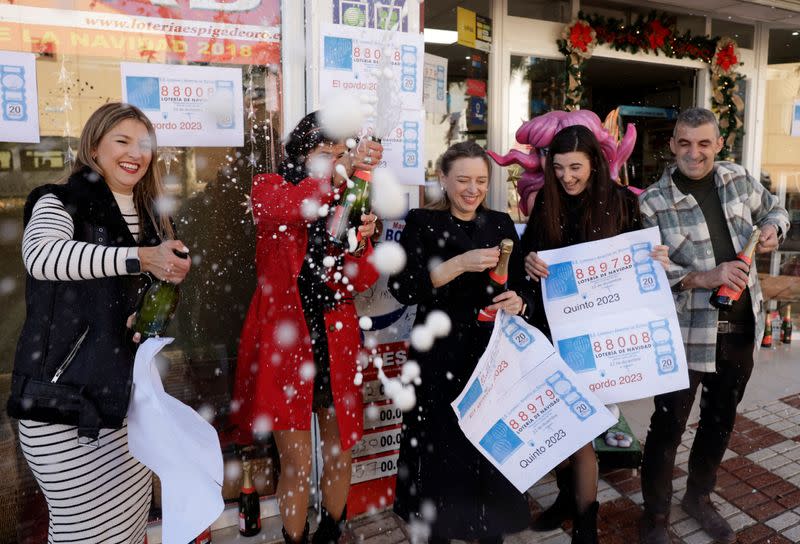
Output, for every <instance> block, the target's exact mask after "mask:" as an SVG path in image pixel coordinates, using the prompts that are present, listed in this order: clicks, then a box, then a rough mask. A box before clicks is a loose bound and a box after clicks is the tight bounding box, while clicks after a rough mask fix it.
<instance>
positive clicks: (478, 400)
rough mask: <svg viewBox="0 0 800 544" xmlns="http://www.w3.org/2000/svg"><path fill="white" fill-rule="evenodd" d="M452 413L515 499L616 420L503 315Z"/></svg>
mask: <svg viewBox="0 0 800 544" xmlns="http://www.w3.org/2000/svg"><path fill="white" fill-rule="evenodd" d="M451 406H452V407H453V410H454V411H455V413H456V417H457V418H458V425H459V426H460V427H461V430H462V431H464V434H465V435H466V437H467V438H468V439H469V441H470V442H472V444H473V445H474V446H475V447H476V448H477V449H478V451H480V452H481V453H482V454H483V455H484V457H486V458H487V459H488V460H489V461H490V462H491V463H492V464H493V465H494V466H495V467H496V468H497V469H498V470H499V471H500V472H501V473H502V474H503V476H505V477H506V478H508V480H509V481H510V482H511V483H512V484H514V487H516V488H517V489H518V490H519V491H520V492H521V493H524V492H525V491H526V490H527V489H528V488H529V487H530V486H532V485H533V484H534V483H536V482H537V481H538V480H539V479H540V478H541V477H542V476H544V475H545V474H547V473H548V472H549V471H550V470H552V469H553V468H554V467H555V466H556V465H558V464H559V463H560V462H561V461H563V460H564V459H566V458H567V457H569V456H570V455H572V454H573V453H574V452H576V451H577V450H578V449H579V448H581V447H582V446H584V445H585V444H588V443H589V442H591V441H592V440H593V439H594V437H595V436H597V435H598V434H600V433H602V432H603V431H605V430H606V429H608V428H609V427H610V426H611V425H613V424H614V423H616V421H617V420H616V418H615V417H613V416H612V415H611V413H610V412H609V411H608V410H607V409H606V407H605V406H603V404H602V403H601V402H600V400H599V399H598V398H597V397H596V396H595V395H594V394H592V393H591V392H590V391H589V390H588V389H587V388H585V387H583V386H582V385H581V384H580V382H579V381H578V380H577V376H576V375H575V373H574V372H573V371H572V370H571V369H570V368H569V367H568V366H567V364H566V363H565V362H564V361H563V360H562V359H561V357H559V355H558V353H557V352H556V350H555V348H554V347H553V345H552V344H551V343H550V342H549V341H548V340H547V337H546V336H545V335H544V334H542V332H541V331H539V330H538V329H536V328H535V327H532V326H530V325H529V324H528V323H526V322H525V321H524V320H523V319H522V318H521V317H518V316H514V315H510V314H507V313H505V312H503V311H502V310H501V311H500V312H498V314H497V319H496V321H495V325H494V331H493V332H492V337H491V339H490V340H489V345H488V346H487V347H486V351H485V352H484V354H483V355H482V356H481V359H480V361H478V365H477V366H476V367H475V370H474V371H473V373H472V376H471V377H470V379H469V382H468V385H467V386H466V387H465V388H464V391H463V392H462V393H461V394H460V395H459V396H458V398H456V400H454V401H453V402H452V404H451Z"/></svg>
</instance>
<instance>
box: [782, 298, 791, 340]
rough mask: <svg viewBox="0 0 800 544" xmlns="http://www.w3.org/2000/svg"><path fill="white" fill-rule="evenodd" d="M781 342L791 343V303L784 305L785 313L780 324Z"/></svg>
mask: <svg viewBox="0 0 800 544" xmlns="http://www.w3.org/2000/svg"><path fill="white" fill-rule="evenodd" d="M781 342H783V343H784V344H791V343H792V305H791V304H788V305H787V306H786V313H785V314H783V323H782V324H781Z"/></svg>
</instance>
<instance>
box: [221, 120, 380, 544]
mask: <svg viewBox="0 0 800 544" xmlns="http://www.w3.org/2000/svg"><path fill="white" fill-rule="evenodd" d="M382 150H383V148H382V147H381V146H380V144H378V143H376V142H371V141H363V142H362V143H361V144H360V145H359V146H358V147H357V148H356V150H355V151H353V152H350V151H349V150H348V149H347V147H346V146H345V144H344V142H343V141H341V140H337V139H334V138H332V137H330V136H328V135H326V134H325V133H324V131H323V129H322V128H321V127H320V126H319V123H318V121H317V116H316V115H315V114H314V113H311V114H309V115H307V116H306V117H305V118H304V119H303V120H302V121H300V123H299V124H298V125H297V127H296V128H295V129H294V130H293V131H292V133H291V135H290V137H289V141H288V143H287V144H286V154H287V158H286V160H284V161H283V163H281V165H280V169H279V171H280V173H279V174H261V175H258V176H256V177H255V178H254V180H253V189H252V194H251V198H252V206H253V215H254V218H255V222H256V227H257V236H256V269H257V272H258V288H257V289H256V292H255V294H254V295H253V300H252V302H251V304H250V309H249V311H248V314H247V318H246V320H245V324H244V328H243V330H242V335H241V340H240V345H239V357H238V365H237V369H236V386H235V392H234V401H233V407H234V410H233V412H234V414H233V416H232V417H233V420H234V423H236V424H237V426H238V428H239V439H238V441H239V442H240V443H250V442H252V440H253V438H254V436H255V437H256V438H258V437H259V435H262V436H263V435H264V434H266V433H267V432H269V431H273V432H274V436H275V442H276V444H277V447H278V455H279V457H280V464H281V474H280V478H279V481H278V503H279V505H280V512H281V517H282V519H283V524H284V538H285V540H286V542H306V541H307V540H308V523H307V521H306V509H307V506H308V497H309V492H310V489H311V481H310V474H311V456H312V448H311V432H310V426H311V413H312V411H313V412H315V413H316V414H317V416H318V419H319V426H320V433H321V438H322V455H323V462H324V469H323V473H322V478H321V481H320V487H321V490H322V495H323V501H322V504H323V512H322V521H321V523H320V527H319V529H318V530H317V532H316V533H315V535H314V539H313V542H314V543H315V544H317V543H320V544H321V543H324V544H329V543H330V542H336V541H337V540H338V537H339V534H340V521H341V520H342V519H344V514H345V502H346V500H347V494H348V491H349V487H350V475H351V468H350V464H351V453H350V450H351V448H352V447H353V445H354V444H355V443H356V442H357V441H358V440H359V439H360V438H361V434H362V428H363V408H362V396H361V389H360V388H359V387H357V386H356V385H355V383H354V379H355V375H356V364H357V361H356V359H357V357H358V355H359V350H360V347H361V346H360V332H359V327H358V318H357V316H356V311H355V306H354V305H353V295H354V294H355V292H358V291H363V290H366V289H367V288H369V287H370V286H371V285H372V284H373V283H375V281H376V280H377V278H378V273H377V272H376V270H375V268H374V267H373V266H372V265H371V264H370V263H369V257H370V255H371V253H372V245H371V243H370V236H372V234H373V233H374V231H375V220H376V217H375V216H374V215H372V214H368V215H363V216H362V217H361V219H362V221H363V224H362V225H361V226H360V227H359V229H358V230H359V232H360V233H361V235H362V238H363V240H364V241H365V242H366V243H365V244H362V245H360V246H359V248H358V249H356V251H355V252H352V253H351V252H349V251H346V250H345V249H343V248H342V247H341V245H339V244H337V243H335V242H334V241H333V240H332V239H331V238H330V236H329V235H328V234H327V230H326V223H327V218H326V217H324V216H325V215H326V214H325V210H326V209H327V208H328V207H329V206H330V207H333V206H334V205H335V200H334V192H335V190H336V189H338V188H339V187H340V186H341V185H342V183H343V182H344V179H343V178H342V177H341V176H340V175H339V174H338V173H335V169H334V168H333V166H334V165H338V164H341V165H343V166H344V167H345V169H346V170H347V171H348V173H349V174H352V172H353V171H354V170H355V168H356V167H358V168H359V169H363V170H369V169H371V168H372V166H373V165H374V164H377V163H378V161H380V159H381V155H382ZM320 172H323V173H320ZM331 173H333V176H331ZM320 212H322V213H320Z"/></svg>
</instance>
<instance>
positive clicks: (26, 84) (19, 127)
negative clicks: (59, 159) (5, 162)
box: [0, 51, 39, 144]
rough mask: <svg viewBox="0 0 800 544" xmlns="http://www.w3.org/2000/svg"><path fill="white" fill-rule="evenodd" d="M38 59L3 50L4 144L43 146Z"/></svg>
mask: <svg viewBox="0 0 800 544" xmlns="http://www.w3.org/2000/svg"><path fill="white" fill-rule="evenodd" d="M36 91H37V89H36V56H35V55H33V54H32V53H12V52H10V51H0V141H2V142H24V143H34V144H36V143H39V102H38V100H37V98H36Z"/></svg>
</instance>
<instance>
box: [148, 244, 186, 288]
mask: <svg viewBox="0 0 800 544" xmlns="http://www.w3.org/2000/svg"><path fill="white" fill-rule="evenodd" d="M138 251H139V262H140V263H141V267H142V272H149V273H151V274H153V275H154V276H155V277H156V278H158V279H160V280H162V281H168V282H170V283H176V284H177V283H181V282H182V281H183V280H184V279H185V278H186V274H188V273H189V268H191V266H192V260H191V259H187V258H185V256H184V257H180V256H178V255H176V254H175V252H180V253H185V254H188V253H189V248H187V247H186V245H184V243H183V242H181V241H180V240H165V241H163V242H161V244H159V245H157V246H155V247H140V248H139V250H138Z"/></svg>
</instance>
